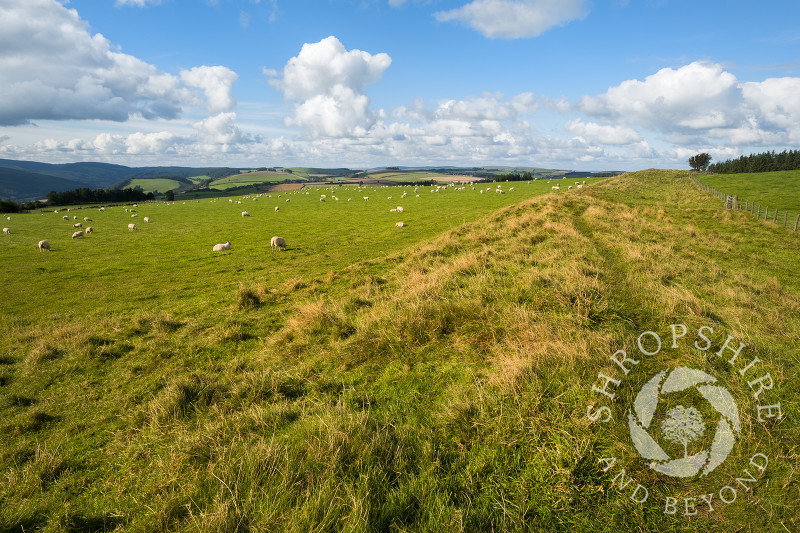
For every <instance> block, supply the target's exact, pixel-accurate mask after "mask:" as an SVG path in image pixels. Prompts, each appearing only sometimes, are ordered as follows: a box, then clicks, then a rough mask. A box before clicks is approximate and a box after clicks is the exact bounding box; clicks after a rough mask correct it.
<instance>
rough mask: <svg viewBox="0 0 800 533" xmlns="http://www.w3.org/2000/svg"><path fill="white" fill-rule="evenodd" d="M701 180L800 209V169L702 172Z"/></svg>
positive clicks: (763, 202)
mask: <svg viewBox="0 0 800 533" xmlns="http://www.w3.org/2000/svg"><path fill="white" fill-rule="evenodd" d="M699 178H700V181H701V182H702V183H704V184H706V185H709V186H711V187H714V188H715V189H717V190H719V191H722V192H724V193H726V194H732V195H737V196H739V197H740V199H742V200H744V199H746V200H748V201H750V202H755V203H756V204H761V205H762V206H764V207H766V206H769V207H770V208H775V207H777V208H778V209H779V210H780V211H781V212H783V211H789V212H791V213H794V214H795V215H797V214H798V213H800V170H787V171H779V172H760V173H756V174H711V175H700V176H699Z"/></svg>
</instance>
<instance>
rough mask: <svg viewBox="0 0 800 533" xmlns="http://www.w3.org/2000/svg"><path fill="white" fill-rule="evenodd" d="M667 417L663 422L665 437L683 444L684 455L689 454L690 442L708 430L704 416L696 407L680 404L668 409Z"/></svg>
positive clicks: (662, 428)
mask: <svg viewBox="0 0 800 533" xmlns="http://www.w3.org/2000/svg"><path fill="white" fill-rule="evenodd" d="M667 417H668V418H667V419H666V420H664V423H663V424H661V430H662V431H663V432H664V437H665V438H666V439H667V440H669V441H670V442H674V443H675V444H683V456H684V457H687V456H688V455H689V443H690V442H692V441H693V440H696V439H697V438H698V437H700V436H701V435H702V434H703V432H704V431H705V430H706V425H705V423H704V422H703V416H702V415H701V414H700V411H698V410H697V409H695V408H694V407H690V408H688V409H686V408H685V407H684V406H682V405H679V406H677V407H673V408H672V409H670V410H669V411H667Z"/></svg>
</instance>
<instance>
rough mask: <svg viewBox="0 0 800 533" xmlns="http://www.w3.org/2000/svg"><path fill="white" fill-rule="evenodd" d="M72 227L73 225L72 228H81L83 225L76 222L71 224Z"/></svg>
mask: <svg viewBox="0 0 800 533" xmlns="http://www.w3.org/2000/svg"><path fill="white" fill-rule="evenodd" d="M72 227H73V228H82V227H83V224H81V223H80V222H78V223H77V224H73V225H72Z"/></svg>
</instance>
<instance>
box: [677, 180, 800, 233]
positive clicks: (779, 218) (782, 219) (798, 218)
mask: <svg viewBox="0 0 800 533" xmlns="http://www.w3.org/2000/svg"><path fill="white" fill-rule="evenodd" d="M692 179H693V180H694V182H695V183H696V184H697V185H698V187H700V188H701V189H703V190H704V191H706V192H708V193H711V194H713V195H714V196H716V197H717V198H719V199H720V200H722V201H723V202H725V207H727V208H728V209H738V210H740V211H747V212H748V213H751V214H752V215H753V216H755V217H756V218H757V219H759V220H766V221H768V222H772V223H774V224H778V225H782V226H783V227H784V228H789V229H791V230H792V231H797V228H798V224H799V223H800V213H798V214H790V213H789V212H788V211H781V210H779V209H778V207H777V206H769V205H767V204H761V203H756V202H755V201H751V200H747V199H743V198H739V197H738V196H735V195H732V194H727V193H724V192H722V191H718V190H717V189H715V188H714V187H711V186H709V185H706V184H705V183H701V182H700V180H698V179H697V177H696V176H692ZM792 219H794V220H792Z"/></svg>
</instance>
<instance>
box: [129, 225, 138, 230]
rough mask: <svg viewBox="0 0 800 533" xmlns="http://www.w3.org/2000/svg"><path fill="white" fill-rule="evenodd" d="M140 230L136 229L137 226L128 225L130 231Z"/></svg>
mask: <svg viewBox="0 0 800 533" xmlns="http://www.w3.org/2000/svg"><path fill="white" fill-rule="evenodd" d="M137 229H139V228H137V227H136V224H128V231H133V230H137Z"/></svg>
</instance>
